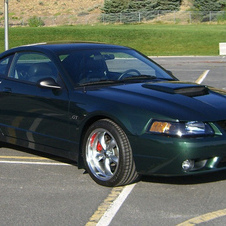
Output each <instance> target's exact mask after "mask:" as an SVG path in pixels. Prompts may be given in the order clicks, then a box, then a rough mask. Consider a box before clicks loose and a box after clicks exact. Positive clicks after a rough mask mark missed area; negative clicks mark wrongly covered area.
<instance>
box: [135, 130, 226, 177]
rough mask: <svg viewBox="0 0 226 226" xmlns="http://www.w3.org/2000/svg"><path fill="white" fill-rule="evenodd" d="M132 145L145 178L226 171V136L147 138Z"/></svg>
mask: <svg viewBox="0 0 226 226" xmlns="http://www.w3.org/2000/svg"><path fill="white" fill-rule="evenodd" d="M131 145H132V149H133V155H134V161H135V164H136V168H137V171H138V173H139V174H142V175H161V176H181V175H191V174H198V173H206V172H214V171H218V170H223V169H226V137H225V136H224V135H221V136H215V137H199V138H178V137H175V138H172V137H166V136H158V135H150V134H144V135H142V136H141V137H139V138H135V139H132V140H131ZM188 163H189V164H191V165H190V166H188V165H186V164H188Z"/></svg>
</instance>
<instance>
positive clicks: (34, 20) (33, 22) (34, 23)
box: [28, 16, 45, 27]
mask: <svg viewBox="0 0 226 226" xmlns="http://www.w3.org/2000/svg"><path fill="white" fill-rule="evenodd" d="M28 25H29V27H42V26H44V25H45V23H44V21H43V20H42V19H41V18H40V17H37V16H33V17H31V18H29V19H28Z"/></svg>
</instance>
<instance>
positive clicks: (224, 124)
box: [217, 120, 226, 131]
mask: <svg viewBox="0 0 226 226" xmlns="http://www.w3.org/2000/svg"><path fill="white" fill-rule="evenodd" d="M217 124H218V126H220V127H221V128H222V129H223V130H224V131H226V120H222V121H218V122H217Z"/></svg>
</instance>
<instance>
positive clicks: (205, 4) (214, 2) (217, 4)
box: [194, 0, 226, 11]
mask: <svg viewBox="0 0 226 226" xmlns="http://www.w3.org/2000/svg"><path fill="white" fill-rule="evenodd" d="M225 5H226V1H225V0H194V8H195V9H196V10H198V11H220V10H222V9H223V8H224V7H225Z"/></svg>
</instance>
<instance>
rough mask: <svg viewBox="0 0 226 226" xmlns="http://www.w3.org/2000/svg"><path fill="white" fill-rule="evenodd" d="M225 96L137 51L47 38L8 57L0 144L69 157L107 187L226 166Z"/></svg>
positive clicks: (0, 86)
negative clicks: (180, 77) (184, 78)
mask: <svg viewBox="0 0 226 226" xmlns="http://www.w3.org/2000/svg"><path fill="white" fill-rule="evenodd" d="M225 95H226V93H225V92H223V91H220V90H217V89H214V88H210V87H207V86H204V85H199V84H196V83H184V82H180V81H178V79H177V78H175V77H174V76H173V75H172V73H170V72H169V71H167V70H165V69H163V68H162V67H161V66H159V65H158V64H156V63H155V62H153V61H152V60H151V59H149V58H148V57H146V56H144V55H143V54H141V53H139V52H138V51H136V50H134V49H131V48H128V47H123V46H117V45H108V44H101V43H64V44H63V43H60V44H56V43H55V44H54V43H51V44H50V43H49V44H48V43H43V44H35V45H28V46H21V47H17V48H13V49H11V50H8V51H6V52H4V53H2V54H0V106H1V111H0V132H1V133H0V140H1V142H2V143H3V142H6V143H11V144H15V145H19V146H23V147H27V148H30V149H35V150H39V151H42V152H46V153H50V154H54V155H58V156H62V157H65V158H68V159H71V160H73V161H75V162H77V165H78V167H79V168H85V169H86V170H87V171H88V173H89V174H90V176H91V177H92V178H93V180H94V181H96V182H97V183H98V184H100V185H104V186H119V185H126V184H129V183H133V182H134V181H136V180H137V179H138V178H139V175H162V176H179V175H191V174H198V173H206V172H213V171H217V170H222V169H226V96H225Z"/></svg>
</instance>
